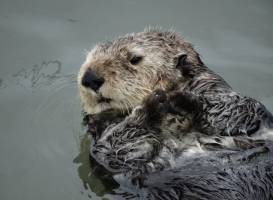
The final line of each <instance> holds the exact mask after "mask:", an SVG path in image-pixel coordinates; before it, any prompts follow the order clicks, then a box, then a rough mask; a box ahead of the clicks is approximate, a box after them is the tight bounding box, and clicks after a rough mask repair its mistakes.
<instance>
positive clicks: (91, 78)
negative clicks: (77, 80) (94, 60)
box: [82, 70, 104, 92]
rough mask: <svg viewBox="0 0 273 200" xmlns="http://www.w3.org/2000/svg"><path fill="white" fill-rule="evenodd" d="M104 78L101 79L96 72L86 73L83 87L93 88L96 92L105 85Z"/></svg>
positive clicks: (83, 78)
mask: <svg viewBox="0 0 273 200" xmlns="http://www.w3.org/2000/svg"><path fill="white" fill-rule="evenodd" d="M103 83H104V78H102V77H99V76H98V75H97V74H96V73H95V72H94V71H92V70H89V71H86V72H85V74H84V75H83V77H82V85H83V86H85V87H88V88H91V89H92V90H94V91H95V92H96V91H97V90H98V89H99V88H100V87H101V86H102V85H103Z"/></svg>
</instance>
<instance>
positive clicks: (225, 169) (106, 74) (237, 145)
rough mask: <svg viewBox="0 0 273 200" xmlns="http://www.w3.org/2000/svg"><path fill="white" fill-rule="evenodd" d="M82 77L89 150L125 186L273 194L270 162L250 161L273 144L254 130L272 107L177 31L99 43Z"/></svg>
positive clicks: (147, 193) (241, 195) (213, 195)
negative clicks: (228, 78) (211, 64)
mask: <svg viewBox="0 0 273 200" xmlns="http://www.w3.org/2000/svg"><path fill="white" fill-rule="evenodd" d="M78 86H79V91H80V96H81V100H82V104H83V109H84V111H85V112H86V113H87V114H88V115H90V118H89V131H90V132H91V134H92V136H93V140H92V145H91V150H90V153H91V155H92V157H94V158H95V159H96V160H97V162H99V163H100V164H101V165H103V166H104V167H105V168H106V169H107V170H108V171H110V172H112V173H113V174H114V176H115V177H116V180H117V181H118V182H119V183H120V184H121V187H124V188H123V189H124V190H126V186H127V185H130V187H131V188H133V190H134V192H133V193H135V194H133V193H132V199H135V198H136V197H137V198H139V199H245V198H246V197H249V199H251V198H252V199H255V198H254V197H256V196H259V198H260V199H268V198H269V199H270V198H272V195H273V194H272V191H273V190H272V185H273V184H272V179H273V178H272V164H269V165H267V164H266V163H264V164H263V163H262V161H261V162H253V163H252V161H253V158H254V160H255V159H256V158H257V159H258V160H259V159H260V160H266V159H265V158H268V157H266V156H268V155H269V154H270V153H271V151H272V148H271V147H272V146H271V141H269V140H268V141H267V140H265V141H263V140H260V138H259V137H258V136H259V134H260V133H262V130H263V129H264V128H271V124H272V121H273V120H272V115H271V114H270V113H269V112H268V111H267V110H266V108H265V107H264V106H263V105H262V104H261V103H259V102H257V101H255V100H253V99H251V98H248V97H243V96H241V95H239V94H238V93H235V92H234V91H233V90H232V89H231V87H230V86H229V85H228V84H227V83H226V82H225V81H224V80H223V79H222V78H221V77H220V76H219V75H217V74H215V73H214V72H212V71H211V70H209V69H208V68H207V67H206V66H205V65H204V64H203V62H202V61H201V59H200V57H199V55H198V53H197V52H196V51H195V50H194V49H193V47H192V46H191V44H189V43H187V42H185V41H184V40H183V39H182V38H181V37H179V36H178V35H177V34H175V33H173V32H162V31H159V30H154V29H152V30H146V31H144V32H140V33H136V34H129V35H126V36H124V37H120V38H117V39H116V40H114V41H113V42H106V43H101V44H98V45H97V46H96V47H94V48H93V50H92V51H91V52H90V53H89V54H88V55H87V58H86V61H85V62H84V64H83V65H82V67H81V69H80V72H79V76H78ZM157 89H161V90H160V92H158V91H157V92H156V93H155V94H154V93H152V92H153V91H155V90H157ZM162 90H163V91H162ZM149 95H151V96H149ZM147 96H148V97H147ZM112 111H113V112H112ZM271 134H272V132H271ZM234 136H236V137H234ZM249 136H251V138H249ZM267 136H268V134H267ZM267 136H266V137H261V138H262V139H268V138H270V137H267ZM269 136H270V134H269ZM242 160H243V161H247V163H242V162H241V161H242ZM248 160H250V161H249V162H248ZM268 162H269V163H270V162H271V161H268ZM202 163H205V165H201V164H202ZM257 163H258V164H257ZM243 164H245V167H242V168H240V169H239V168H238V169H235V170H233V169H234V168H236V167H238V166H239V165H243ZM257 165H259V167H260V168H258V169H257V170H256V169H255V167H256V166H257ZM191 166H196V171H198V170H199V171H200V174H196V173H195V172H196V171H192V170H191V169H189V168H190V167H191ZM268 166H269V167H268ZM187 169H189V170H187ZM208 171H215V173H213V174H209V173H208ZM180 172H181V173H180ZM217 173H219V174H217ZM225 173H227V175H226V174H225ZM186 174H188V175H186ZM172 175H173V176H174V178H168V177H169V176H172ZM199 175H200V176H199ZM157 176H160V180H158V179H157V178H156V177H157ZM246 176H247V177H246ZM143 177H147V178H148V179H147V180H145V179H144V180H143ZM198 177H200V178H198ZM223 177H225V178H223ZM233 177H237V178H238V180H237V179H233ZM240 177H241V178H240ZM256 177H259V179H257V178H256ZM239 179H240V180H239ZM245 180H248V181H249V183H247V184H245V183H244V182H245ZM135 181H137V184H135ZM224 183H225V184H224ZM157 184H158V186H157ZM221 184H224V186H223V188H222V187H220V185H221ZM237 184H240V185H239V186H238V185H237ZM218 186H219V187H218ZM237 187H238V188H239V189H237V190H235V188H237ZM257 188H259V189H257ZM253 191H254V193H253ZM251 195H253V196H251ZM224 197H227V198H224ZM231 197H232V198H231ZM233 197H236V198H233ZM259 198H258V199H259ZM126 199H130V198H127V197H126Z"/></svg>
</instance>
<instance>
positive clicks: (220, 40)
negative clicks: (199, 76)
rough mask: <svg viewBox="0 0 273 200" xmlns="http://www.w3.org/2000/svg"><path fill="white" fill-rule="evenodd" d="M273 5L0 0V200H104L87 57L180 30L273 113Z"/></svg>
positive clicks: (262, 1)
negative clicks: (87, 100)
mask: <svg viewBox="0 0 273 200" xmlns="http://www.w3.org/2000/svg"><path fill="white" fill-rule="evenodd" d="M272 24H273V1H272V0H259V1H256V0H242V1H237V0H229V1H224V0H195V1H192V0H187V1H186V0H184V1H182V0H172V1H165V0H157V1H155V0H154V1H151V0H148V1H147V0H116V1H106V0H100V1H99V0H97V1H90V0H83V1H72V0H58V1H55V0H54V1H53V0H47V1H42V0H27V1H22V0H0V44H1V46H0V111H1V114H0V158H1V161H0V199H1V200H17V199H18V200H21V199H27V200H36V199H41V200H42V199H58V200H62V199H64V200H68V199H77V200H80V199H102V198H104V196H105V195H106V194H107V193H108V192H109V191H110V189H111V186H112V183H111V182H107V181H105V177H104V176H107V175H105V174H103V173H100V172H99V170H97V169H96V168H97V167H94V165H93V164H92V162H91V167H90V165H89V157H88V145H89V142H88V138H87V136H86V135H85V131H84V128H83V127H82V126H81V120H82V116H81V108H80V103H79V98H78V95H77V87H76V74H77V71H78V69H79V66H80V64H81V63H82V62H83V59H84V56H85V52H86V50H89V49H90V48H92V46H93V45H94V44H95V43H96V42H98V41H101V40H105V39H111V38H113V37H115V36H117V35H120V34H124V33H127V32H137V31H141V30H142V29H143V28H144V27H145V26H147V25H161V26H162V27H164V28H175V29H176V30H177V31H178V32H180V33H181V34H182V35H183V36H184V37H185V38H186V39H187V40H188V41H190V42H192V43H193V44H194V45H195V47H196V48H197V49H198V51H199V52H200V54H201V55H202V58H203V60H204V62H205V63H206V64H207V65H208V66H209V67H210V68H212V69H213V70H215V71H217V72H218V73H219V74H221V75H222V76H223V77H224V78H225V79H226V80H227V81H228V82H229V83H230V84H231V85H232V86H233V87H234V88H235V89H236V90H237V91H239V92H241V93H244V94H246V95H249V96H252V97H255V98H257V99H259V100H261V101H262V102H263V103H264V104H265V105H266V106H267V107H268V108H269V110H271V111H273V78H272V77H273V26H272Z"/></svg>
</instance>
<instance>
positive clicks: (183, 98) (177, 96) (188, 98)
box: [169, 91, 201, 113]
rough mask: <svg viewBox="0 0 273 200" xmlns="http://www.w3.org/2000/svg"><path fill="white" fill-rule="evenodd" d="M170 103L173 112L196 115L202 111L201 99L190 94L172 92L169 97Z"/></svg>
mask: <svg viewBox="0 0 273 200" xmlns="http://www.w3.org/2000/svg"><path fill="white" fill-rule="evenodd" d="M169 103H170V107H171V109H172V111H173V112H178V113H181V112H182V113H183V112H190V113H196V112H198V111H199V110H200V109H201V101H200V99H199V98H198V97H197V96H196V95H194V94H192V93H190V92H177V91H176V92H172V93H170V95H169Z"/></svg>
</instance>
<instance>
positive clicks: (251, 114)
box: [78, 29, 273, 136]
mask: <svg viewBox="0 0 273 200" xmlns="http://www.w3.org/2000/svg"><path fill="white" fill-rule="evenodd" d="M181 72H182V73H181ZM78 86H79V91H80V97H81V100H82V103H83V109H84V111H85V112H86V113H89V114H94V113H99V112H101V111H104V110H107V109H118V110H121V111H123V112H127V113H130V111H131V110H132V109H133V108H135V107H136V106H137V105H139V104H140V103H141V101H142V100H143V99H144V97H145V96H147V95H148V94H151V92H152V91H154V90H155V89H158V88H160V89H164V90H167V91H171V90H175V91H180V93H179V92H178V95H176V96H175V98H176V99H178V103H179V102H180V103H181V101H179V96H180V97H181V98H185V95H182V94H181V93H185V92H186V93H187V96H188V98H190V99H193V98H199V99H200V100H202V101H203V107H202V109H201V110H200V112H199V115H198V116H196V118H195V120H194V121H195V128H196V129H198V130H199V131H201V132H203V133H205V134H208V135H213V134H217V135H224V136H228V135H247V136H250V135H252V134H255V133H258V132H259V133H261V132H263V131H264V130H265V129H266V128H267V129H268V128H269V129H271V128H272V127H273V116H272V115H271V113H270V112H269V111H267V109H266V108H265V106H264V105H262V104H261V103H260V102H258V101H256V100H254V99H252V98H249V97H245V96H242V95H240V94H238V93H236V92H234V91H233V90H232V88H231V87H230V86H229V85H228V84H227V83H226V82H225V81H224V80H223V79H222V78H221V77H220V76H219V75H217V74H216V73H214V72H213V71H211V70H210V69H208V68H207V67H206V66H205V65H204V64H203V62H202V61H201V59H200V57H199V55H198V53H197V52H196V51H195V50H194V49H193V47H192V45H191V44H189V43H187V42H185V41H184V40H183V39H182V38H181V37H180V36H178V35H177V34H175V33H174V32H162V31H159V30H154V29H151V30H150V29H149V30H146V31H144V32H140V33H136V34H128V35H125V36H123V37H120V38H117V39H116V40H114V41H113V42H105V43H101V44H98V45H97V46H95V47H94V49H93V50H92V51H91V52H90V53H89V54H88V55H87V58H86V61H85V62H84V64H83V65H82V67H81V69H80V72H79V75H78ZM191 96H192V97H191Z"/></svg>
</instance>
